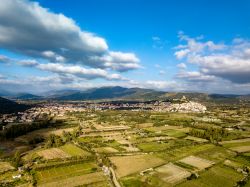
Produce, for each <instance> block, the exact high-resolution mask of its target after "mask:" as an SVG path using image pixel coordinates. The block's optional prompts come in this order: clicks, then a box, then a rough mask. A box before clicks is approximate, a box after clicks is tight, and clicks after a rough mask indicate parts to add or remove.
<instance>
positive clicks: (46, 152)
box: [37, 148, 70, 160]
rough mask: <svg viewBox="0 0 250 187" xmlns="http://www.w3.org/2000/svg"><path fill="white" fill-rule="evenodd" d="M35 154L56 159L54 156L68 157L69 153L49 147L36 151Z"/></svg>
mask: <svg viewBox="0 0 250 187" xmlns="http://www.w3.org/2000/svg"><path fill="white" fill-rule="evenodd" d="M37 154H38V155H39V156H41V157H43V158H45V159H47V160H50V159H56V158H62V159H63V158H69V157H70V154H68V153H66V152H64V151H63V150H61V149H59V148H50V149H45V150H41V151H38V152H37Z"/></svg>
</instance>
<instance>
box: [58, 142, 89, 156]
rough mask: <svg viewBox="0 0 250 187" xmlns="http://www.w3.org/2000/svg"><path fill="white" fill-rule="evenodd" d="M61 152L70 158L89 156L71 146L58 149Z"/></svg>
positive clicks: (85, 152)
mask: <svg viewBox="0 0 250 187" xmlns="http://www.w3.org/2000/svg"><path fill="white" fill-rule="evenodd" d="M60 149H61V150H62V151H64V152H65V153H67V154H69V155H70V156H90V155H91V154H90V153H89V152H87V151H84V150H82V149H81V148H79V147H77V146H76V145H73V144H65V145H63V146H61V147H60Z"/></svg>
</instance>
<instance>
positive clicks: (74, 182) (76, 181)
mask: <svg viewBox="0 0 250 187" xmlns="http://www.w3.org/2000/svg"><path fill="white" fill-rule="evenodd" d="M90 184H93V185H95V184H96V185H95V186H97V185H98V184H99V185H100V186H102V187H105V186H109V183H108V181H107V179H106V177H105V176H104V175H103V173H102V172H96V173H89V174H85V175H80V176H75V177H69V178H65V179H61V180H59V181H53V182H49V183H45V184H40V185H38V186H40V187H61V186H67V187H74V186H82V185H90Z"/></svg>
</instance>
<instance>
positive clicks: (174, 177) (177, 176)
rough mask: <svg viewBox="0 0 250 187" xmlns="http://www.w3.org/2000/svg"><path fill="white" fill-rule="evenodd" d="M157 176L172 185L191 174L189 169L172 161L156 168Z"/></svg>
mask: <svg viewBox="0 0 250 187" xmlns="http://www.w3.org/2000/svg"><path fill="white" fill-rule="evenodd" d="M156 171H157V176H158V177H159V178H160V179H161V180H163V181H165V182H166V183H169V184H171V185H174V184H177V183H179V182H181V181H182V180H184V179H186V178H187V177H189V176H190V175H191V173H190V172H188V171H187V170H185V169H183V168H181V167H179V166H177V165H174V164H172V163H168V164H165V165H163V166H160V167H158V168H156Z"/></svg>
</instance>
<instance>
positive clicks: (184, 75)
mask: <svg viewBox="0 0 250 187" xmlns="http://www.w3.org/2000/svg"><path fill="white" fill-rule="evenodd" d="M176 77H177V78H180V79H185V80H186V81H200V82H201V81H204V82H207V81H215V80H217V79H216V77H215V76H212V75H204V74H202V73H201V72H198V71H188V72H183V71H182V72H179V73H178V74H177V75H176Z"/></svg>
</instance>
